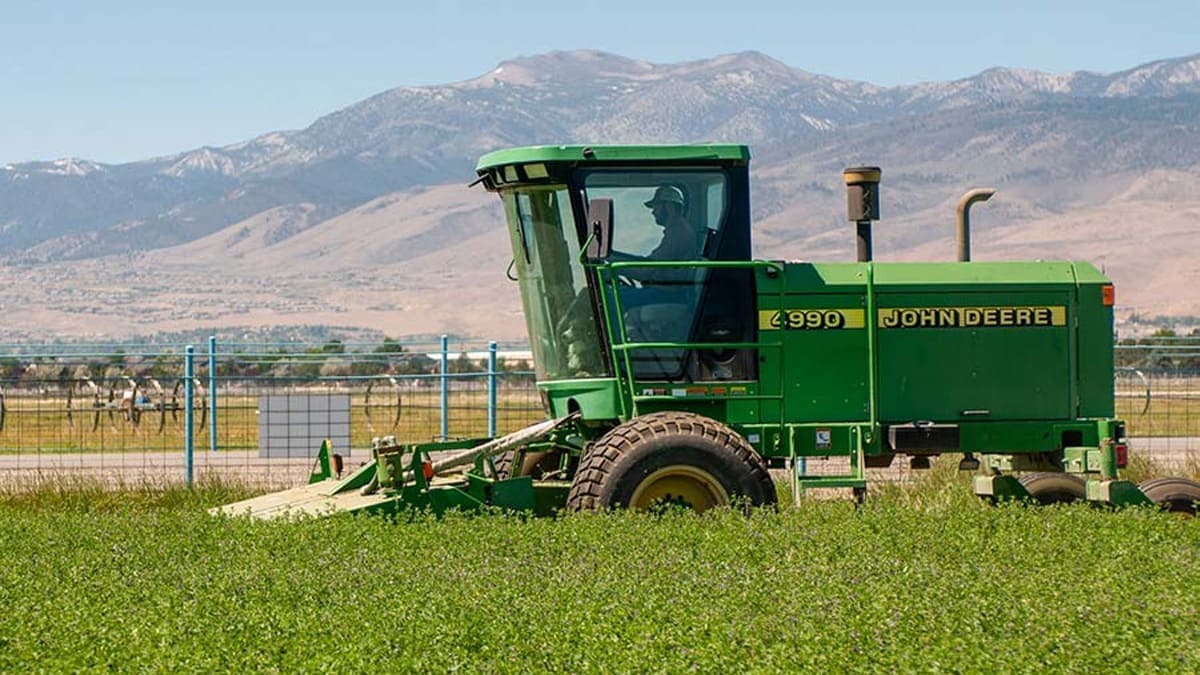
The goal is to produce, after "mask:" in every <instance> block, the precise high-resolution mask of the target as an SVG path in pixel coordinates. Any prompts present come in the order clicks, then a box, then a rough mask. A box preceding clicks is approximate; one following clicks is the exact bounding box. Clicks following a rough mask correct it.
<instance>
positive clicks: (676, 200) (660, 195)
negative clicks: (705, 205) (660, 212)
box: [643, 185, 683, 207]
mask: <svg viewBox="0 0 1200 675" xmlns="http://www.w3.org/2000/svg"><path fill="white" fill-rule="evenodd" d="M658 202H670V203H672V204H678V205H679V206H681V207H682V206H683V191H682V190H680V189H679V188H677V187H675V186H674V185H663V186H662V187H660V188H658V189H657V190H655V191H654V196H653V197H651V198H650V201H648V202H643V203H644V204H645V205H646V206H647V207H653V206H654V205H655V204H656V203H658Z"/></svg>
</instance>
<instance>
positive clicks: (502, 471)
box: [492, 450, 558, 480]
mask: <svg viewBox="0 0 1200 675" xmlns="http://www.w3.org/2000/svg"><path fill="white" fill-rule="evenodd" d="M516 456H517V451H516V450H507V451H505V452H502V453H500V454H499V455H496V457H495V459H493V460H492V465H493V466H495V467H496V480H505V479H507V478H513V477H514V476H513V475H512V464H513V459H515V458H516ZM551 460H552V461H551ZM551 464H553V469H557V468H558V453H557V452H554V453H551V452H527V453H525V460H524V461H523V462H522V463H521V471H520V472H519V473H517V474H516V475H517V476H533V477H534V478H541V477H542V475H544V474H545V472H546V471H548V470H553V469H551V468H550V465H551Z"/></svg>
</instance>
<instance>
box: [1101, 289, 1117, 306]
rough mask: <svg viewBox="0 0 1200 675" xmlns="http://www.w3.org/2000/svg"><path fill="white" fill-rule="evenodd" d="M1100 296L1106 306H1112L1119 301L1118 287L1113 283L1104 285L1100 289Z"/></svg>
mask: <svg viewBox="0 0 1200 675" xmlns="http://www.w3.org/2000/svg"><path fill="white" fill-rule="evenodd" d="M1100 298H1101V300H1102V301H1103V302H1104V306H1105V307H1112V306H1113V305H1115V304H1116V302H1117V289H1116V288H1115V287H1114V286H1113V285H1112V284H1109V285H1107V286H1105V287H1103V288H1102V289H1100Z"/></svg>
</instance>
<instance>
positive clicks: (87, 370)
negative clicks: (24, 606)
mask: <svg viewBox="0 0 1200 675" xmlns="http://www.w3.org/2000/svg"><path fill="white" fill-rule="evenodd" d="M1198 342H1200V341H1196V340H1190V341H1188V340H1181V341H1177V342H1168V343H1165V344H1164V343H1162V341H1161V340H1160V341H1158V342H1156V343H1154V344H1132V345H1125V344H1122V345H1118V346H1117V362H1118V367H1117V371H1116V381H1115V393H1116V404H1117V410H1116V412H1117V415H1118V416H1120V417H1122V418H1124V419H1125V420H1126V421H1127V423H1128V432H1129V435H1130V436H1131V437H1132V439H1133V443H1132V445H1133V448H1134V450H1135V452H1136V453H1138V454H1141V455H1143V456H1146V457H1149V458H1150V459H1152V460H1154V461H1155V462H1157V463H1159V464H1163V465H1168V466H1169V465H1173V466H1176V467H1180V466H1182V467H1188V466H1190V467H1194V466H1196V465H1197V463H1198V462H1200V460H1198V459H1197V458H1198V457H1200V345H1198V344H1197V343H1198ZM207 347H208V348H207V350H205V349H201V350H200V351H199V352H198V353H197V352H195V351H193V352H192V353H191V354H189V352H188V351H187V350H186V349H184V348H181V347H179V346H174V347H165V348H164V347H162V346H147V345H141V346H138V345H123V346H121V347H119V348H117V347H113V346H62V345H54V346H47V345H37V346H30V345H9V346H3V345H0V483H5V484H12V483H17V484H19V483H22V482H30V481H32V480H35V479H38V478H45V477H57V476H63V475H82V476H88V477H99V478H102V479H107V480H110V481H114V482H122V483H127V484H128V483H140V482H150V483H154V484H159V483H164V482H170V483H174V482H191V481H192V480H194V479H214V478H216V479H220V478H229V479H235V480H237V481H240V482H252V483H258V484H262V485H264V486H286V485H294V484H296V483H297V482H299V481H302V480H303V479H304V478H305V477H306V476H307V474H308V471H309V470H310V468H311V466H312V462H313V459H312V457H313V454H314V453H315V451H316V448H317V446H318V445H319V440H315V439H319V438H326V437H332V438H334V439H335V450H336V451H337V452H339V453H340V454H342V455H343V456H344V457H345V459H346V461H347V466H349V467H354V466H357V465H359V464H361V463H363V462H366V461H368V460H369V459H370V456H369V455H370V450H369V448H370V446H371V441H372V438H374V437H379V436H395V437H396V438H397V439H398V440H400V441H408V442H414V441H426V440H434V439H439V438H472V437H481V436H494V435H496V434H498V433H505V432H507V431H511V430H514V429H518V428H520V427H523V426H525V425H527V424H529V423H531V422H533V421H536V420H538V419H541V418H542V416H543V412H542V406H541V403H540V400H539V397H538V394H537V390H536V388H535V387H534V385H533V373H532V372H530V370H529V361H528V359H529V356H528V352H527V351H525V350H524V347H523V346H521V345H518V346H516V347H515V348H514V347H512V346H509V347H507V348H505V349H503V350H502V349H500V348H499V347H498V346H497V345H496V344H495V343H491V344H489V345H479V344H456V345H455V346H454V348H453V349H452V348H451V347H450V344H449V341H448V340H447V339H446V338H442V340H441V341H440V343H437V344H421V343H410V344H400V343H396V342H394V341H390V340H388V341H384V343H382V344H378V345H361V344H360V345H354V344H343V343H340V342H337V341H332V342H328V343H325V344H321V345H305V344H246V343H242V344H237V345H234V346H230V345H218V344H217V343H216V342H215V340H210V341H209V344H208V346H207ZM189 415H190V417H191V425H190V427H191V428H192V433H191V434H190V435H189V434H187V433H186V432H185V429H187V428H188V427H189V425H188V417H189Z"/></svg>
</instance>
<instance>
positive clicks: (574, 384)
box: [537, 377, 628, 420]
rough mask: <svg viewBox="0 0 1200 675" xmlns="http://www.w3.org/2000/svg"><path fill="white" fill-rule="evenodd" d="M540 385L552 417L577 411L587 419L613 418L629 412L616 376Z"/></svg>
mask: <svg viewBox="0 0 1200 675" xmlns="http://www.w3.org/2000/svg"><path fill="white" fill-rule="evenodd" d="M537 386H538V389H540V390H542V392H544V393H545V395H546V399H547V401H548V403H549V406H550V409H549V411H548V412H549V414H550V416H551V417H566V416H567V415H569V414H571V413H572V412H575V411H576V410H578V411H580V412H581V413H582V414H583V419H585V420H611V419H616V418H619V417H623V416H624V415H626V414H628V413H627V410H626V408H624V407H623V406H625V405H628V404H627V403H624V400H625V399H624V398H623V397H622V395H621V385H620V382H618V381H617V379H616V378H611V377H608V378H590V379H579V380H551V381H548V382H538V384H537Z"/></svg>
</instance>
